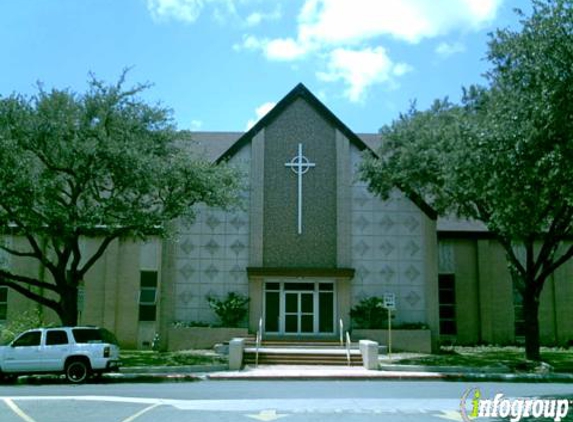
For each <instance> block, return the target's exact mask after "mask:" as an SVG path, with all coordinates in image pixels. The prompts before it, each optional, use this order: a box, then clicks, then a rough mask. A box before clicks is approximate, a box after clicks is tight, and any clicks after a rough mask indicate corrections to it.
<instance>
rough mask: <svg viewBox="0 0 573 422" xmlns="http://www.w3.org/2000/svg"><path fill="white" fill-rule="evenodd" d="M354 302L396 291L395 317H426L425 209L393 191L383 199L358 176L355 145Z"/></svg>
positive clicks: (399, 319) (408, 319)
mask: <svg viewBox="0 0 573 422" xmlns="http://www.w3.org/2000/svg"><path fill="white" fill-rule="evenodd" d="M350 155H351V165H352V174H353V182H352V187H351V193H352V199H351V246H352V267H354V268H355V269H356V276H355V278H354V280H353V281H352V306H354V305H356V304H357V303H358V302H359V301H360V300H361V299H362V298H365V297H369V296H383V295H384V293H385V292H392V293H394V294H395V295H396V304H397V312H396V318H395V321H396V322H397V323H398V322H426V320H427V316H426V290H425V283H426V276H427V274H426V268H425V261H424V260H425V253H426V252H425V250H424V247H425V242H424V240H425V239H424V226H423V224H424V219H426V218H427V217H426V216H425V215H424V214H423V213H422V211H421V210H420V209H419V208H418V207H417V206H416V205H415V204H414V203H413V202H412V201H410V200H409V199H407V198H406V197H405V196H404V195H403V194H402V193H400V192H398V191H394V192H392V194H391V197H390V198H389V199H388V200H386V201H382V200H381V199H380V198H378V197H375V196H374V195H373V194H372V193H370V192H369V191H368V187H367V184H366V183H365V182H360V181H358V174H357V168H358V165H359V163H360V161H361V159H362V158H361V152H360V151H359V150H358V148H356V147H355V146H351V151H350Z"/></svg>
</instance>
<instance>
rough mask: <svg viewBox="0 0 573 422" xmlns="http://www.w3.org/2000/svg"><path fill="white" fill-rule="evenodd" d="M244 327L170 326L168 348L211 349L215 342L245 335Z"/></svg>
mask: <svg viewBox="0 0 573 422" xmlns="http://www.w3.org/2000/svg"><path fill="white" fill-rule="evenodd" d="M248 333H249V331H248V330H247V329H246V328H226V327H216V328H215V327H171V328H170V329H169V341H168V345H167V347H168V350H170V351H177V350H186V349H211V348H212V347H213V346H214V345H215V344H217V343H223V342H225V341H229V340H231V339H233V338H235V337H246V336H247V335H248Z"/></svg>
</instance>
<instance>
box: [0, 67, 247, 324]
mask: <svg viewBox="0 0 573 422" xmlns="http://www.w3.org/2000/svg"><path fill="white" fill-rule="evenodd" d="M125 76H126V72H124V73H123V74H122V76H121V78H120V80H119V81H118V83H117V84H115V85H114V84H111V85H110V84H106V83H104V82H102V81H99V80H97V79H96V78H95V77H93V76H92V77H91V78H90V80H89V87H88V90H87V91H86V92H85V93H84V94H81V95H80V94H77V93H74V92H71V91H70V90H57V89H54V90H51V91H46V90H44V89H43V88H41V87H40V88H39V89H38V93H37V94H36V95H34V96H32V97H25V96H22V95H16V94H14V95H11V96H9V97H6V98H0V227H2V231H3V232H4V233H5V234H13V235H14V236H19V237H21V238H22V239H25V244H26V245H27V246H26V247H17V246H10V245H4V244H1V243H0V248H2V249H4V250H5V251H6V252H8V253H9V254H12V255H13V256H16V257H27V258H30V259H35V260H37V261H38V262H39V263H40V264H41V265H42V266H43V268H45V270H46V271H45V273H46V276H45V277H41V278H40V277H38V278H34V277H31V276H30V275H25V274H17V273H14V272H13V271H11V270H10V269H9V268H8V269H6V268H4V269H0V285H1V286H8V287H10V288H12V289H14V290H15V291H17V292H18V293H20V294H22V295H24V296H25V297H27V298H29V299H32V300H34V301H36V302H37V303H39V304H41V305H43V306H45V307H48V308H50V309H53V310H54V311H55V312H56V314H57V315H58V316H59V318H60V319H61V322H62V323H63V324H67V325H74V324H76V322H77V310H78V309H77V303H78V286H79V283H80V282H81V281H82V280H83V279H84V277H85V275H86V273H87V272H88V271H89V270H90V269H91V268H92V267H93V266H94V264H95V263H96V262H97V261H98V259H100V258H101V257H102V255H103V254H104V252H105V250H106V248H107V247H108V246H109V245H110V243H112V242H113V241H114V240H116V239H122V238H127V237H129V238H135V239H145V238H147V237H149V236H162V237H164V236H167V235H169V233H170V232H169V227H170V224H169V222H171V221H172V220H174V219H177V218H182V219H193V217H194V214H193V208H192V206H193V205H194V204H196V203H199V202H203V203H205V204H208V205H210V206H222V207H225V206H228V205H231V204H233V203H234V201H235V200H236V198H237V193H238V190H239V186H238V178H237V177H236V176H237V174H236V172H235V171H234V170H233V169H232V168H230V167H229V166H227V165H224V164H223V165H214V164H212V163H210V162H208V161H206V160H203V159H201V158H200V157H197V156H194V155H193V154H192V153H191V152H190V151H189V149H188V146H187V147H185V146H181V145H178V144H177V142H176V141H177V132H176V131H175V127H174V124H173V122H172V118H171V112H170V111H169V110H168V109H165V108H163V107H161V106H159V105H149V104H147V103H146V102H145V101H143V100H142V99H141V98H140V96H139V95H140V94H141V92H142V91H144V90H145V89H146V88H147V87H148V86H147V85H138V86H135V87H134V88H130V89H126V88H124V85H125ZM86 237H90V238H95V239H98V241H99V246H98V247H97V249H96V250H95V253H93V254H92V255H89V256H83V255H82V253H85V252H84V251H82V248H81V246H80V242H81V239H82V238H86Z"/></svg>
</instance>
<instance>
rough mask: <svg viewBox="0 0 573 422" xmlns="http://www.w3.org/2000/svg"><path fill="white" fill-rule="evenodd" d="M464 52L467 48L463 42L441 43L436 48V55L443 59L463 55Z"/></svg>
mask: <svg viewBox="0 0 573 422" xmlns="http://www.w3.org/2000/svg"><path fill="white" fill-rule="evenodd" d="M464 51H466V46H465V45H463V44H462V43H461V42H454V43H447V42H441V43H440V44H438V46H437V47H436V53H437V54H438V55H439V56H441V57H443V58H447V57H450V56H453V55H454V54H458V53H463V52H464Z"/></svg>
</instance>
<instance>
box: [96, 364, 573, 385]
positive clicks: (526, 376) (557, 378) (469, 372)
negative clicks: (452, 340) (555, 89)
mask: <svg viewBox="0 0 573 422" xmlns="http://www.w3.org/2000/svg"><path fill="white" fill-rule="evenodd" d="M381 368H382V369H381V370H378V371H376V370H367V369H365V368H363V367H361V366H351V367H347V366H310V365H309V366H306V365H296V366H295V365H292V366H291V365H259V366H258V367H254V366H246V367H245V368H243V369H242V370H241V371H228V370H226V367H225V366H222V365H217V366H203V367H138V368H123V369H122V371H121V372H120V373H117V374H109V375H107V376H106V378H107V379H110V380H117V381H120V382H122V381H123V382H162V381H163V382H177V381H197V380H214V381H217V380H243V381H244V380H253V381H256V380H388V381H389V380H394V381H399V380H411V381H425V380H443V381H479V382H486V381H495V382H548V383H573V374H556V373H550V374H532V373H507V372H505V373H504V372H489V371H485V372H482V371H480V372H477V371H475V370H473V369H468V368H460V367H423V366H406V365H401V366H400V365H392V366H385V365H381Z"/></svg>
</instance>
